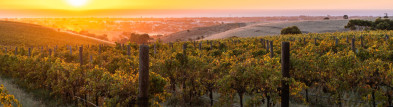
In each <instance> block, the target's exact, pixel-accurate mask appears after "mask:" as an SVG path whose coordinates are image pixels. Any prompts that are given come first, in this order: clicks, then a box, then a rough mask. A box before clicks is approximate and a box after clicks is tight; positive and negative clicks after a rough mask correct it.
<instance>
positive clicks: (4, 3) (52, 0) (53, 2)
mask: <svg viewBox="0 0 393 107" xmlns="http://www.w3.org/2000/svg"><path fill="white" fill-rule="evenodd" d="M392 4H393V0H88V2H87V4H85V5H82V6H77V7H76V6H72V5H70V4H69V3H67V0H0V9H65V10H89V9H393V6H391V5H392Z"/></svg>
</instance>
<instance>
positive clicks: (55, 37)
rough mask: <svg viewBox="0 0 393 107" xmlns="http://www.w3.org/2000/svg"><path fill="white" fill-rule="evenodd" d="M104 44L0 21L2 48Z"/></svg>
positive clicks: (37, 26)
mask: <svg viewBox="0 0 393 107" xmlns="http://www.w3.org/2000/svg"><path fill="white" fill-rule="evenodd" d="M82 44H105V43H103V42H99V41H96V40H92V39H88V38H83V37H80V36H76V35H71V34H67V33H63V32H57V31H56V30H53V29H51V28H46V27H42V26H39V25H34V24H26V23H19V22H9V21H0V45H3V46H48V45H49V46H51V45H82Z"/></svg>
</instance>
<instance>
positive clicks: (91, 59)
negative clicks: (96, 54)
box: [90, 55, 93, 64]
mask: <svg viewBox="0 0 393 107" xmlns="http://www.w3.org/2000/svg"><path fill="white" fill-rule="evenodd" d="M90 63H92V64H93V55H90Z"/></svg>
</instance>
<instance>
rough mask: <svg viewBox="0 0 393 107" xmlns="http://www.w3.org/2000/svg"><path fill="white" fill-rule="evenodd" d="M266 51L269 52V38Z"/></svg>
mask: <svg viewBox="0 0 393 107" xmlns="http://www.w3.org/2000/svg"><path fill="white" fill-rule="evenodd" d="M266 52H269V40H266Z"/></svg>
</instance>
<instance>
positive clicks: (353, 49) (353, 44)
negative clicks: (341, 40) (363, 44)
mask: <svg viewBox="0 0 393 107" xmlns="http://www.w3.org/2000/svg"><path fill="white" fill-rule="evenodd" d="M351 49H352V51H353V52H354V53H356V48H355V38H352V43H351Z"/></svg>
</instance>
